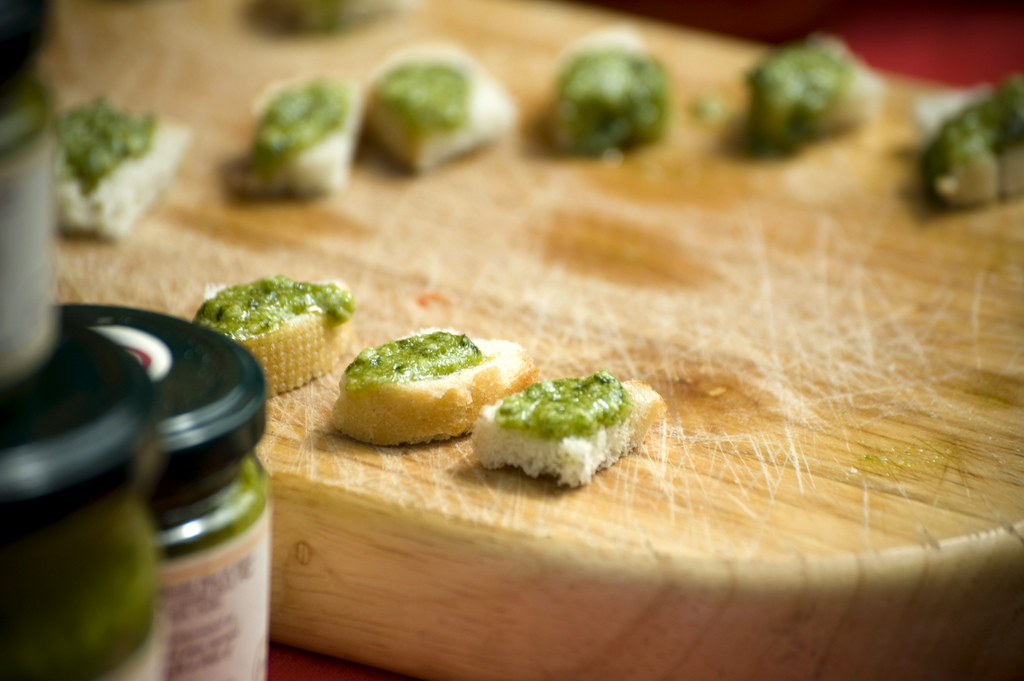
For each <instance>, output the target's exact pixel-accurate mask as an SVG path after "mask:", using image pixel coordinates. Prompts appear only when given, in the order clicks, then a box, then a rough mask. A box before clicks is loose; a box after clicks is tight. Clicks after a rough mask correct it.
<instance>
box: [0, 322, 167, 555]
mask: <svg viewBox="0 0 1024 681" xmlns="http://www.w3.org/2000/svg"><path fill="white" fill-rule="evenodd" d="M154 407H155V398H154V390H153V387H152V385H151V384H150V382H149V381H148V380H147V378H146V373H145V372H144V371H143V370H142V369H141V368H140V367H139V365H138V363H137V362H133V361H132V360H131V358H129V357H127V356H126V355H125V353H124V352H122V351H121V349H120V348H119V347H118V346H117V345H115V344H114V343H111V342H110V341H108V340H107V339H105V338H103V337H102V336H100V335H98V334H96V333H93V332H91V331H89V330H88V329H86V328H84V327H81V326H78V325H75V324H73V323H70V322H68V321H67V320H65V321H64V323H63V324H62V328H61V332H60V335H59V337H58V339H57V346H56V349H55V350H54V352H53V354H52V355H51V357H50V360H49V361H48V362H47V363H46V364H45V365H44V366H43V367H42V368H40V369H39V370H38V371H36V372H35V373H34V374H33V375H32V376H30V377H29V378H27V379H26V380H24V381H23V382H21V383H20V384H18V385H17V386H15V387H14V388H11V389H9V390H7V391H5V392H4V394H3V396H2V398H0V541H6V540H9V539H13V538H15V537H17V536H21V535H23V534H26V533H28V532H31V531H33V530H35V529H39V528H41V527H44V526H46V525H48V524H50V523H51V522H54V521H56V520H59V519H60V518H62V517H64V516H65V515H67V514H68V513H70V512H72V511H74V510H75V509H77V508H80V507H82V506H84V505H86V504H88V503H90V502H91V501H92V500H94V499H96V498H97V497H99V496H101V495H103V494H105V493H108V492H110V491H111V490H114V489H116V488H118V487H120V486H122V485H127V484H138V483H140V482H141V483H147V482H152V481H153V478H154V477H155V473H156V471H157V468H158V466H159V464H160V459H161V457H160V453H159V449H158V447H157V434H156V427H155V426H156V418H155V412H154Z"/></svg>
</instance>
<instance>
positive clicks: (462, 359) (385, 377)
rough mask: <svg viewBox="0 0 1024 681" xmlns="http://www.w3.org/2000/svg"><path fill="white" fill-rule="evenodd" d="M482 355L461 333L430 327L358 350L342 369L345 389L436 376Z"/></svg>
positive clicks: (477, 361) (471, 363) (481, 358)
mask: <svg viewBox="0 0 1024 681" xmlns="http://www.w3.org/2000/svg"><path fill="white" fill-rule="evenodd" d="M486 359H487V358H486V357H484V355H483V353H482V352H480V348H478V347H477V346H476V345H475V344H474V343H473V341H471V340H470V339H469V337H467V336H465V335H455V334H453V333H448V332H447V331H434V332H433V333H427V334H421V335H419V336H410V337H409V338H402V339H399V340H395V341H391V342H390V343H385V344H384V345H380V346H378V347H375V348H366V349H365V350H363V351H362V352H360V353H359V355H357V356H356V358H355V359H354V360H353V361H352V363H351V364H349V365H348V367H347V368H346V369H345V376H346V377H347V380H346V382H345V390H348V391H349V392H359V391H362V390H367V389H371V388H379V387H381V386H383V385H387V384H390V383H412V382H413V381H424V380H428V379H431V378H440V377H442V376H447V375H449V374H453V373H455V372H456V371H460V370H462V369H468V368H469V367H474V366H477V365H478V364H481V363H483V362H484V360H486Z"/></svg>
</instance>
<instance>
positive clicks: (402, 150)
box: [367, 45, 517, 172]
mask: <svg viewBox="0 0 1024 681" xmlns="http://www.w3.org/2000/svg"><path fill="white" fill-rule="evenodd" d="M368 97H369V105H368V107H367V109H368V112H367V126H368V128H369V129H370V131H371V133H372V134H373V136H374V137H375V138H376V139H377V140H378V142H379V143H380V144H381V145H382V146H383V147H384V148H385V149H387V150H388V151H389V152H391V154H392V155H393V156H395V158H397V159H398V160H399V161H401V162H402V163H403V164H405V165H406V166H408V167H409V168H410V169H412V170H414V171H417V172H422V171H426V170H429V169H431V168H434V167H436V166H438V165H440V164H442V163H444V162H445V161H448V160H449V159H452V158H454V157H456V156H460V155H463V154H465V153H467V152H469V151H471V150H473V149H477V148H478V147H481V146H483V145H485V144H489V143H491V142H494V141H496V140H497V139H499V138H501V137H502V136H504V135H505V134H507V133H508V132H509V131H511V129H512V128H513V127H514V126H515V123H516V118H517V111H516V106H515V103H514V102H513V101H512V98H511V97H510V96H509V95H508V93H507V92H506V91H505V88H504V87H503V86H502V85H501V83H499V82H498V81H497V80H495V78H494V77H493V76H491V75H490V74H489V73H488V72H487V71H485V70H484V68H483V67H482V66H480V65H479V64H478V63H477V62H476V61H475V60H474V59H473V58H472V57H470V56H469V55H468V54H467V53H466V52H464V51H463V50H462V49H460V48H458V47H456V46H454V45H434V46H422V47H413V48H409V49H406V50H403V51H401V52H398V53H396V54H394V55H392V56H391V57H389V58H388V59H386V60H385V61H384V63H382V64H381V65H380V66H379V67H378V68H377V69H376V71H375V72H374V75H373V76H372V78H371V85H370V91H369V95H368Z"/></svg>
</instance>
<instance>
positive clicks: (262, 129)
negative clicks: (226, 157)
mask: <svg viewBox="0 0 1024 681" xmlns="http://www.w3.org/2000/svg"><path fill="white" fill-rule="evenodd" d="M350 106H351V102H350V101H349V93H348V91H347V90H346V88H345V86H344V85H342V84H341V83H334V82H330V81H326V80H316V81H313V82H311V83H308V84H306V85H301V86H299V87H295V88H291V89H289V90H285V91H284V92H282V93H280V94H278V95H277V96H276V97H275V98H274V99H273V100H272V101H271V102H270V104H269V105H268V106H267V108H266V109H265V110H264V111H263V114H262V116H261V117H260V122H259V128H258V129H257V131H256V138H255V140H254V141H253V147H252V157H251V160H252V167H253V170H255V171H256V173H257V174H258V175H260V176H263V177H267V176H269V175H271V174H273V173H274V171H276V170H277V169H278V168H280V167H281V166H282V165H283V164H284V163H286V162H287V161H289V160H291V159H294V158H295V157H296V156H298V155H299V154H301V153H302V152H304V151H306V150H307V149H309V148H311V147H313V146H315V145H317V144H319V143H320V142H322V141H323V140H324V138H325V137H327V136H328V135H330V134H331V133H333V132H335V131H336V130H339V129H340V128H341V127H342V126H343V125H344V124H345V120H346V118H347V117H348V113H349V107H350Z"/></svg>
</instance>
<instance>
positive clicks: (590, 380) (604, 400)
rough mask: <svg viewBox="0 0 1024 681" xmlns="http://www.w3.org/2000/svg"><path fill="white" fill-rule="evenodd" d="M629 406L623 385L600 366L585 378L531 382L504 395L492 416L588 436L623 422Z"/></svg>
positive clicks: (548, 435) (525, 427) (534, 428)
mask: <svg viewBox="0 0 1024 681" xmlns="http://www.w3.org/2000/svg"><path fill="white" fill-rule="evenodd" d="M632 409H633V400H632V398H630V396H629V393H628V392H626V389H625V387H623V385H622V384H621V383H619V381H618V380H617V379H616V378H615V377H614V376H612V375H611V374H610V373H608V372H607V371H604V370H602V371H598V372H597V373H596V374H594V375H593V376H588V377H586V378H560V379H558V380H555V381H542V382H540V383H534V384H533V385H531V386H529V387H528V388H527V389H526V390H524V391H523V392H521V393H518V394H516V395H511V396H509V397H506V398H505V399H504V401H502V403H501V406H500V407H499V408H498V412H497V414H495V417H494V419H495V421H496V422H497V424H498V425H499V426H501V427H502V428H506V429H509V430H522V431H525V432H527V433H529V434H531V435H534V436H536V437H539V438H543V439H545V440H561V439H562V438H565V437H590V436H592V435H594V434H595V433H597V431H599V430H600V429H601V428H606V427H608V426H613V425H615V424H618V423H622V422H623V421H624V420H625V419H626V417H628V416H629V413H630V412H631V411H632Z"/></svg>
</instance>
